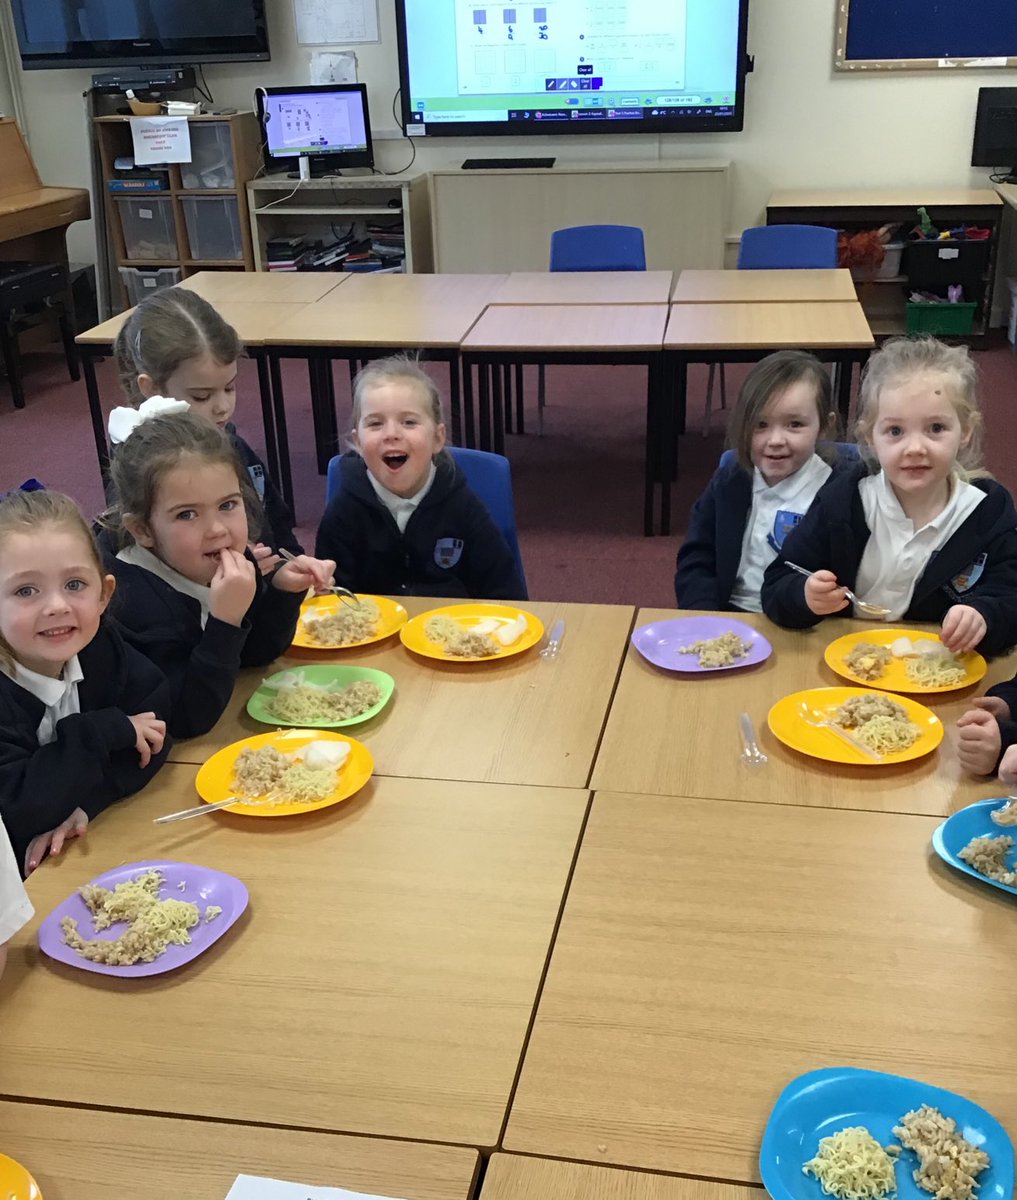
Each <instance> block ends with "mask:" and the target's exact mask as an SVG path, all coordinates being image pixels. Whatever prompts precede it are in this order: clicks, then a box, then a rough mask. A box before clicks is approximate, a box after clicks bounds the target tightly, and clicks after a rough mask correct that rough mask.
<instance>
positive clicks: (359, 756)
mask: <svg viewBox="0 0 1017 1200" xmlns="http://www.w3.org/2000/svg"><path fill="white" fill-rule="evenodd" d="M319 741H325V742H346V743H348V745H349V747H350V756H349V758H347V760H346V762H345V764H344V765H343V768H342V770H341V771H340V772H339V774H338V777H337V780H336V787H335V791H334V792H332V793H331V795H329V796H326V797H325V799H324V800H314V801H312V802H311V803H309V804H244V803H242V802H241V803H239V804H231V805H230V806H229V808H224V809H222V810H221V811H222V812H231V813H239V814H240V815H241V816H244V817H292V816H295V815H297V814H299V813H309V812H317V810H318V809H319V808H328V807H330V806H331V805H333V804H338V803H339V802H340V801H342V800H348V799H349V798H350V796H353V795H355V794H356V793H357V792H359V791H360V789H361V788H362V787H363V786H364V784H365V783H367V781H368V780H369V779H370V778H371V774H372V772H373V771H374V759H373V758H372V757H371V752H370V750H368V748H367V747H366V746H365V745H364V744H363V743H362V742H358V741H355V740H354V739H353V738H348V737H344V736H343V735H342V734H341V733H331V732H330V731H328V730H325V729H284V730H278V731H277V732H275V733H259V734H257V735H256V736H254V737H249V738H244V739H243V741H240V742H234V743H233V744H232V745H231V746H226V747H224V749H222V750H219V751H218V752H217V753H215V754H213V755H212V757H211V758H209V759H207V760H206V762H205V763H204V765H203V766H202V767H201V769H200V770H199V771H198V777H197V779H195V781H194V786H195V787H196V788H197V789H198V795H199V796H200V797H201V798H202V800H204V801H205V803H206V804H217V803H218V802H219V801H220V800H228V799H229V798H230V796H232V795H233V794H234V789H233V764H234V763H235V762H236V760H237V757H238V755H239V754H240V751H241V750H246V749H247V748H248V747H250V748H251V749H252V750H258V749H260V748H261V747H262V746H274V747H275V748H276V749H277V750H278V751H279V752H280V753H282V754H288V753H289V752H290V751H291V750H299V749H300V748H301V747H302V746H306V745H307V744H308V742H319ZM0 1195H2V1193H0Z"/></svg>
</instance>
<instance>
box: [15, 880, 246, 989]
mask: <svg viewBox="0 0 1017 1200" xmlns="http://www.w3.org/2000/svg"><path fill="white" fill-rule="evenodd" d="M153 869H154V870H157V871H161V872H162V876H163V881H164V882H163V884H162V886H161V887H160V888H159V899H160V900H190V901H191V902H192V903H193V904H197V906H198V912H199V917H198V924H197V925H195V927H194V928H193V929H191V930H190V931H189V932H190V935H191V941H190V945H187V946H173V945H170V946H167V947H166V951H165V953H163V954H160V955H159V957H158V958H157V959H156V960H155V961H154V962H150V963H146V962H139V963H135V964H134V966H132V967H112V966H108V965H107V964H106V963H97V962H92V961H91V960H90V959H87V958H82V957H81V955H80V954H78V953H77V952H76V951H74V950H72V949H71V948H70V946H68V945H66V943H65V942H64V934H63V930H62V929H61V928H60V922H61V921H62V920H63V918H64V917H75V918H77V922H78V931H79V932H80V933H81V936H82V937H85V938H94V937H100V938H103V939H108V940H110V941H112V940H113V939H114V938H117V937H119V936H120V935H121V934H122V933H123V932H124V930H125V929H126V928H127V926H126V925H125V924H124V922H123V921H120V922H118V923H117V924H114V925H111V926H110V928H109V929H104V930H101V931H100V932H98V933H97V932H96V930H95V926H94V925H93V924H92V914H91V913H90V912H89V911H88V908H87V907H86V905H85V902H84V900H82V898H81V896H80V894H79V893H78V892H75V893H74V894H73V895H72V896H68V897H67V899H66V900H65V901H64V902H63V903H62V904H59V905H57V907H56V908H55V909H54V910H53V911H52V912H51V913H50V914H49V916H48V917H47V918H46V919H45V920H44V921H43V923H42V924H41V925H40V926H39V947H40V949H41V950H42V951H43V952H44V953H45V954H48V955H49V956H50V958H55V959H56V960H57V962H62V963H67V965H68V966H70V967H80V969H81V970H82V971H96V972H98V973H99V974H100V975H126V976H129V977H130V978H132V979H137V978H139V977H140V976H143V975H161V974H162V973H163V972H164V971H175V970H176V969H177V967H182V966H183V965H184V963H189V962H190V961H191V960H192V959H195V958H197V957H198V955H199V954H203V953H204V952H205V951H206V950H207V949H208V948H209V946H211V945H212V944H213V943H214V942H217V941H218V940H219V938H221V937H222V935H223V934H224V933H225V932H226V930H227V929H229V927H230V926H231V925H233V924H235V922H236V921H237V920H238V919H239V917H240V914H241V913H242V912H243V911H244V909H245V908H246V907H247V888H246V887H244V885H243V884H242V883H241V882H240V880H239V879H234V877H233V876H232V875H227V874H225V873H224V872H223V871H213V870H212V868H211V867H198V866H195V865H194V864H193V863H181V862H172V861H170V860H169V859H153V860H150V861H145V862H136V863H127V864H126V865H124V866H122V867H115V868H114V869H113V870H112V871H106V872H105V874H103V875H98V876H96V878H95V879H93V880H91V882H92V883H95V884H98V885H99V886H100V887H104V888H109V889H110V890H112V889H113V888H114V887H115V886H116V885H117V884H118V883H125V882H127V881H128V880H130V879H134V878H136V877H137V876H138V875H141V874H143V873H144V872H145V871H150V870H153ZM181 883H183V884H184V885H185V886H184V887H183V888H181V887H179V886H178V885H179V884H181ZM210 904H218V905H219V907H220V908H221V909H222V912H221V913H220V914H219V915H218V916H217V917H214V918H213V919H212V920H211V921H210V922H209V923H208V924H206V923H205V909H206V908H207V907H208V905H210Z"/></svg>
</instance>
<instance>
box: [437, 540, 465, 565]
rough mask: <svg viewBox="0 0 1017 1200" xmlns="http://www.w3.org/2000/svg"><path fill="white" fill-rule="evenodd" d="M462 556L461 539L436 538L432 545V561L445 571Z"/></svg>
mask: <svg viewBox="0 0 1017 1200" xmlns="http://www.w3.org/2000/svg"><path fill="white" fill-rule="evenodd" d="M462 556H463V539H462V538H438V540H437V541H436V542H435V543H434V561H435V563H437V565H438V566H439V567H444V568H445V570H446V571H447V570H448V569H449V568H450V567H454V566H455V565H456V563H457V562H458V561H459V560H460V559H461V558H462Z"/></svg>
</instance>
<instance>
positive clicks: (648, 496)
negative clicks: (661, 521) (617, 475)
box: [643, 385, 659, 537]
mask: <svg viewBox="0 0 1017 1200" xmlns="http://www.w3.org/2000/svg"><path fill="white" fill-rule="evenodd" d="M657 403H658V397H657V390H656V389H655V388H654V387H652V386H649V385H648V386H647V388H646V463H645V465H644V467H643V536H644V537H653V533H654V521H653V501H654V492H655V489H656V483H657V475H658V465H657V464H658V453H657V438H658V436H659V431H658V428H657V426H658V424H659V421H658V415H657Z"/></svg>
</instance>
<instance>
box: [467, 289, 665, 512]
mask: <svg viewBox="0 0 1017 1200" xmlns="http://www.w3.org/2000/svg"><path fill="white" fill-rule="evenodd" d="M667 311H668V310H667V306H666V305H662V304H603V305H594V304H501V303H499V304H496V305H491V306H490V307H488V309H487V310H486V311H485V312H484V315H483V316H482V317H481V318H480V320H479V321H477V323H476V325H474V326H473V328H472V329H471V330H470V332H469V333H468V334H467V336H466V337H465V338H464V339H463V342H462V347H461V350H462V365H463V384H464V407H465V414H466V436H467V440H468V441H469V439H470V437H471V434H472V432H473V429H472V422H473V375H472V371H473V368H474V367H476V369H477V376H478V406H479V413H480V420H479V438H478V443H479V445H480V447H481V448H482V449H485V450H487V449H494V450H495V451H497V452H498V453H501V452H503V450H504V429H505V411H504V408H503V405H502V392H501V386H500V376H499V372H498V370H497V368H498V367H499V366H505V365H509V366H511V365H514V364H517V363H518V364H523V363H537V364H538V365H544V366H547V365H551V364H555V363H607V364H635V365H637V366H645V367H646V369H647V386H646V470H645V476H646V479H645V489H644V502H643V528H644V532H645V533H646V534H647V535H649V534H652V533H653V501H654V481H655V479H656V477H657V475H658V474H659V470H658V460H657V458H658V456H657V451H658V443H659V436H658V426H659V424H660V421H659V411H660V403H659V392H660V373H661V365H662V364H661V357H662V356H661V354H660V348H661V344H662V341H663V336H664V328H665V325H666V322H667ZM471 444H472V443H471Z"/></svg>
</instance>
